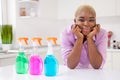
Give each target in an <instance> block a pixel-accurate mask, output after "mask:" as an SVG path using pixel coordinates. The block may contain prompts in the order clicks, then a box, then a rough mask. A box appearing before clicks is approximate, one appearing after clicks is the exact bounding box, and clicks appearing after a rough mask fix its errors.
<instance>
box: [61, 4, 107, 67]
mask: <svg viewBox="0 0 120 80" xmlns="http://www.w3.org/2000/svg"><path fill="white" fill-rule="evenodd" d="M106 48H107V32H106V31H105V30H104V29H102V28H100V24H96V12H95V10H94V8H93V7H91V6H89V5H82V6H80V7H79V8H78V9H77V11H76V12H75V18H74V24H73V25H72V26H70V27H69V28H66V29H65V30H64V31H63V32H62V34H61V51H62V58H63V61H64V64H65V65H67V66H68V67H69V68H70V69H74V68H91V67H92V68H94V69H100V68H102V67H103V65H104V63H105V60H106Z"/></svg>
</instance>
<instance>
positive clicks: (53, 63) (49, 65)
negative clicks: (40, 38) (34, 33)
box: [44, 37, 59, 76]
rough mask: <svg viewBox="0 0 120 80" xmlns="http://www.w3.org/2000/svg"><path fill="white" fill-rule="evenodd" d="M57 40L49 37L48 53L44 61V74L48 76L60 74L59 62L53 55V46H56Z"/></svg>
mask: <svg viewBox="0 0 120 80" xmlns="http://www.w3.org/2000/svg"><path fill="white" fill-rule="evenodd" d="M56 40H57V38H54V37H49V38H47V42H48V52H47V55H46V57H45V59H44V73H45V75H46V76H56V75H57V73H58V66H59V65H58V61H57V59H56V57H55V56H54V55H53V49H52V48H53V47H52V44H55V45H56Z"/></svg>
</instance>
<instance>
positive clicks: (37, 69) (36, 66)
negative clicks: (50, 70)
mask: <svg viewBox="0 0 120 80" xmlns="http://www.w3.org/2000/svg"><path fill="white" fill-rule="evenodd" d="M41 40H42V38H32V43H33V54H32V55H31V57H30V74H31V75H40V74H42V71H43V61H42V58H40V56H39V55H38V52H37V49H38V45H41Z"/></svg>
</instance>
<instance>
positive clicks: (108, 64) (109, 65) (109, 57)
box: [103, 51, 113, 70]
mask: <svg viewBox="0 0 120 80" xmlns="http://www.w3.org/2000/svg"><path fill="white" fill-rule="evenodd" d="M112 67H113V66H112V52H110V51H107V57H106V62H105V65H104V67H103V68H104V69H107V70H112Z"/></svg>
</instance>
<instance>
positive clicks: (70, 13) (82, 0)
mask: <svg viewBox="0 0 120 80" xmlns="http://www.w3.org/2000/svg"><path fill="white" fill-rule="evenodd" d="M107 3H108V4H107ZM82 4H89V5H92V6H93V7H94V8H95V10H96V13H97V17H101V16H102V17H103V16H115V15H116V0H58V18H59V19H66V18H67V19H71V18H74V13H75V11H76V9H77V7H79V6H80V5H82Z"/></svg>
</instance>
